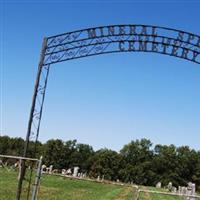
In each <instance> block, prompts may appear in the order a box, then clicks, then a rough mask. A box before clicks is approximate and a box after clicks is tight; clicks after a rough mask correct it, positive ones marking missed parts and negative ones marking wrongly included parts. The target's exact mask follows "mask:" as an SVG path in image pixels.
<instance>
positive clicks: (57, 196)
mask: <svg viewBox="0 0 200 200" xmlns="http://www.w3.org/2000/svg"><path fill="white" fill-rule="evenodd" d="M17 175H18V173H17V172H16V171H13V170H10V171H8V170H7V169H3V168H0V200H14V199H15V194H16V188H17ZM27 187H28V184H27V182H26V181H25V184H24V185H23V191H22V200H25V199H26V195H27ZM140 188H141V189H145V190H154V191H165V190H163V189H156V188H152V187H140ZM165 192H166V191H165ZM133 196H134V194H133V188H132V187H128V186H117V185H111V184H103V183H96V182H91V181H85V180H74V179H69V178H64V177H59V176H50V175H43V176H42V179H41V185H40V188H39V195H38V200H133ZM183 199H184V198H182V197H176V196H169V195H161V194H152V193H148V192H141V193H140V195H139V200H183ZM195 200H200V199H195Z"/></svg>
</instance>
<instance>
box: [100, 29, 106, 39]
mask: <svg viewBox="0 0 200 200" xmlns="http://www.w3.org/2000/svg"><path fill="white" fill-rule="evenodd" d="M99 30H100V33H101V37H104V36H105V35H104V31H103V27H100V28H99Z"/></svg>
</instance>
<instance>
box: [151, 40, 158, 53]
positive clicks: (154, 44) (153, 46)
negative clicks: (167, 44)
mask: <svg viewBox="0 0 200 200" xmlns="http://www.w3.org/2000/svg"><path fill="white" fill-rule="evenodd" d="M157 47H158V44H157V43H155V42H153V43H152V48H151V50H152V51H154V52H158V48H157Z"/></svg>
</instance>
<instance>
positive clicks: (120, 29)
mask: <svg viewBox="0 0 200 200" xmlns="http://www.w3.org/2000/svg"><path fill="white" fill-rule="evenodd" d="M119 34H120V35H124V34H126V32H125V26H119Z"/></svg>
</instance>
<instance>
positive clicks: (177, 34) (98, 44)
mask: <svg viewBox="0 0 200 200" xmlns="http://www.w3.org/2000/svg"><path fill="white" fill-rule="evenodd" d="M115 52H152V53H160V54H165V55H170V56H174V57H179V58H182V59H185V60H188V61H191V62H193V63H196V64H200V35H196V34H192V33H189V32H185V31H181V30H176V29H171V28H165V27H159V26H150V25H134V24H133V25H131V24H128V25H112V26H101V27H95V28H88V29H83V30H78V31H74V32H69V33H64V34H60V35H56V36H52V37H47V38H45V39H44V41H43V47H42V52H41V58H40V62H39V65H38V72H37V78H36V82H35V88H34V94H33V99H32V107H31V112H30V116H29V123H28V130H27V136H26V143H25V147H24V154H23V156H24V157H26V156H27V150H28V145H29V141H30V140H32V139H34V140H35V141H37V140H38V135H39V129H40V122H41V117H42V109H43V104H44V97H45V91H46V87H47V80H48V74H49V68H50V65H51V64H54V63H58V62H63V61H67V60H72V59H78V58H82V57H87V56H93V55H99V54H106V53H115ZM22 169H23V170H22V173H21V174H22V175H21V179H20V181H19V184H18V192H17V199H20V193H21V186H22V180H23V176H24V173H25V167H24V164H23V166H22Z"/></svg>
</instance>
